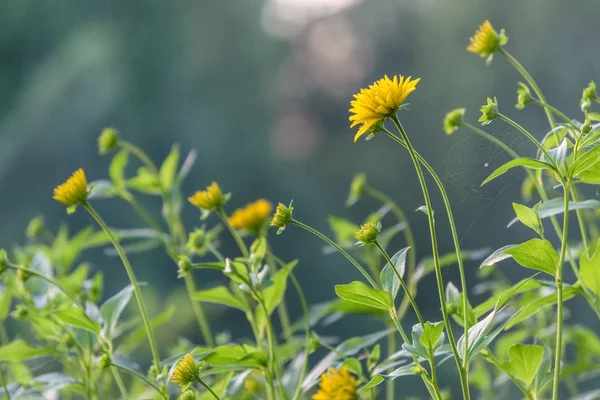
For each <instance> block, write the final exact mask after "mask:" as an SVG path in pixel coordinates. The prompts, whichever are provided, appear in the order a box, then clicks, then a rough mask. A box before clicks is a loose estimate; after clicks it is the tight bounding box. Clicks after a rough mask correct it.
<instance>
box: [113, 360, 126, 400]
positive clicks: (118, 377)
mask: <svg viewBox="0 0 600 400" xmlns="http://www.w3.org/2000/svg"><path fill="white" fill-rule="evenodd" d="M110 371H111V372H112V375H113V378H114V379H115V382H116V383H117V387H118V388H119V392H120V393H121V396H122V397H123V400H127V399H128V398H129V395H128V394H127V389H126V388H125V384H124V383H123V379H122V378H121V374H120V373H119V370H118V369H117V368H116V367H115V366H114V365H111V367H110Z"/></svg>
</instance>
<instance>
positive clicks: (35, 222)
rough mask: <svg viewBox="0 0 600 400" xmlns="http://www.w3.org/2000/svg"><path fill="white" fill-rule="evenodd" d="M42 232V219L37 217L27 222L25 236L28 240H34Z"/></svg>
mask: <svg viewBox="0 0 600 400" xmlns="http://www.w3.org/2000/svg"><path fill="white" fill-rule="evenodd" d="M43 232H44V217H42V216H37V217H35V218H33V219H32V220H31V221H29V224H28V225H27V230H26V231H25V235H26V236H27V237H28V238H29V239H34V238H36V237H40V236H41V235H42V233H43Z"/></svg>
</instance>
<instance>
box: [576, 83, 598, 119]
mask: <svg viewBox="0 0 600 400" xmlns="http://www.w3.org/2000/svg"><path fill="white" fill-rule="evenodd" d="M594 100H598V95H596V84H595V83H594V81H592V82H590V83H589V85H587V87H586V88H585V89H583V93H582V94H581V101H580V106H581V111H583V112H584V113H587V112H588V111H590V108H591V106H592V101H594Z"/></svg>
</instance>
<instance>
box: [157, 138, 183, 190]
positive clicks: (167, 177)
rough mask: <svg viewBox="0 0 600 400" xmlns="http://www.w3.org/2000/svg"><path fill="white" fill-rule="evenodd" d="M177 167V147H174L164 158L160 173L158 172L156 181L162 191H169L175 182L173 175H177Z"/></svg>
mask: <svg viewBox="0 0 600 400" xmlns="http://www.w3.org/2000/svg"><path fill="white" fill-rule="evenodd" d="M178 165H179V146H177V145H175V146H173V148H172V149H171V152H170V153H169V155H168V156H167V158H165V161H163V163H162V165H161V166H160V171H158V179H159V181H160V185H161V187H162V188H163V189H164V190H170V189H171V186H173V182H174V181H175V175H176V174H177V166H178Z"/></svg>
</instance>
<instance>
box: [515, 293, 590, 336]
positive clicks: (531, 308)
mask: <svg viewBox="0 0 600 400" xmlns="http://www.w3.org/2000/svg"><path fill="white" fill-rule="evenodd" d="M579 292H580V289H579V288H575V287H571V286H567V287H565V288H563V301H567V300H569V299H571V298H573V297H574V296H575V295H576V294H578V293H579ZM553 304H556V293H551V294H549V295H547V296H543V297H539V298H537V299H535V300H533V301H531V302H529V303H527V305H525V307H523V308H522V309H520V310H519V312H518V313H517V314H516V315H515V317H514V318H513V319H512V320H511V321H510V323H508V324H507V325H506V327H505V329H510V328H512V327H513V326H515V325H516V324H518V323H519V322H522V321H525V320H526V319H528V318H529V317H531V316H532V315H534V314H536V313H537V312H539V311H540V310H541V309H542V308H544V307H547V306H550V305H553Z"/></svg>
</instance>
